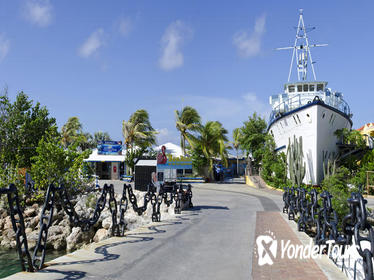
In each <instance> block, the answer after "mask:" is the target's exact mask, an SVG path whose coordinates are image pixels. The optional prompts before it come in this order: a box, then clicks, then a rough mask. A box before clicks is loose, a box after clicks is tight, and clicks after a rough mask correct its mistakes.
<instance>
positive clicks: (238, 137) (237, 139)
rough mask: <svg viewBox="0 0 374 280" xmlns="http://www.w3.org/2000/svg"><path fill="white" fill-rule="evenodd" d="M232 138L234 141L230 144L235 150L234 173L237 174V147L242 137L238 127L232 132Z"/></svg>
mask: <svg viewBox="0 0 374 280" xmlns="http://www.w3.org/2000/svg"><path fill="white" fill-rule="evenodd" d="M232 138H233V140H234V141H232V145H233V147H234V149H235V151H236V173H237V174H238V176H239V147H240V141H241V138H242V133H241V129H240V128H235V129H234V131H233V132H232Z"/></svg>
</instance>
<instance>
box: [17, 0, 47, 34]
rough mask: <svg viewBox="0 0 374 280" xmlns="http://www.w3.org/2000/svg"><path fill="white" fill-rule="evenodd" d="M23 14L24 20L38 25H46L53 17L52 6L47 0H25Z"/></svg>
mask: <svg viewBox="0 0 374 280" xmlns="http://www.w3.org/2000/svg"><path fill="white" fill-rule="evenodd" d="M23 14H24V17H25V19H26V20H28V21H30V22H31V23H33V24H36V25H38V26H40V27H46V26H48V25H49V24H50V23H51V22H52V19H53V7H52V5H51V3H50V2H49V0H27V1H26V2H25V5H24V9H23Z"/></svg>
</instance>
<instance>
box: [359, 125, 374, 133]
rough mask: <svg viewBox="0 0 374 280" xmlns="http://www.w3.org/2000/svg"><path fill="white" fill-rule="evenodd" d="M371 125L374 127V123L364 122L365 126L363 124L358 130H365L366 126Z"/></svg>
mask: <svg viewBox="0 0 374 280" xmlns="http://www.w3.org/2000/svg"><path fill="white" fill-rule="evenodd" d="M369 127H374V123H367V124H364V125H363V126H361V127H360V128H358V129H357V130H358V131H362V130H364V128H369Z"/></svg>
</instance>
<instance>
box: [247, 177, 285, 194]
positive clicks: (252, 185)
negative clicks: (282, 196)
mask: <svg viewBox="0 0 374 280" xmlns="http://www.w3.org/2000/svg"><path fill="white" fill-rule="evenodd" d="M245 183H246V185H248V186H250V187H252V188H256V189H258V187H256V185H255V183H253V181H252V180H251V179H250V178H249V176H245ZM264 183H265V186H266V187H267V188H268V189H270V190H273V191H278V192H284V190H282V189H277V188H274V187H272V186H269V185H268V184H266V182H265V181H264Z"/></svg>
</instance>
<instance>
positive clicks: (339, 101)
mask: <svg viewBox="0 0 374 280" xmlns="http://www.w3.org/2000/svg"><path fill="white" fill-rule="evenodd" d="M317 101H319V102H323V103H324V104H326V105H329V106H331V107H333V108H335V109H337V110H339V111H340V112H342V113H344V114H346V115H347V116H350V114H351V111H350V108H349V105H348V103H347V102H346V101H345V100H344V99H343V98H342V97H341V96H335V94H334V93H330V92H322V91H320V92H315V93H300V94H297V95H294V96H292V97H289V98H287V99H286V100H283V102H281V103H279V104H278V105H277V106H275V107H274V108H273V110H272V112H271V114H270V119H269V124H270V123H272V122H273V121H274V120H275V119H277V118H278V117H280V116H282V115H283V114H285V113H287V112H290V111H293V110H295V109H297V108H300V107H302V106H304V105H307V104H309V103H313V102H317Z"/></svg>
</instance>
